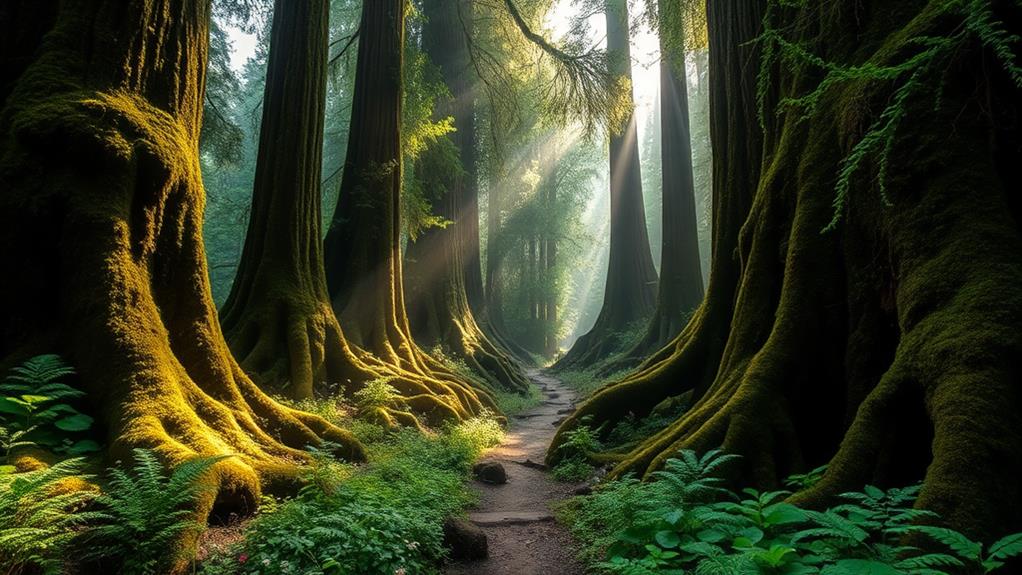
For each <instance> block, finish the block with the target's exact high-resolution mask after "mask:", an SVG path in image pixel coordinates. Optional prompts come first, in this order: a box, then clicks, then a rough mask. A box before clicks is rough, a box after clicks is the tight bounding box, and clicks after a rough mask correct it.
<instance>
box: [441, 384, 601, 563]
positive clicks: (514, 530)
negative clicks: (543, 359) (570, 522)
mask: <svg viewBox="0 0 1022 575" xmlns="http://www.w3.org/2000/svg"><path fill="white" fill-rule="evenodd" d="M527 374H528V376H529V378H530V379H532V381H534V382H535V383H536V384H537V385H539V387H540V389H541V390H542V393H543V396H544V401H543V403H542V404H540V405H538V406H537V407H535V408H533V409H531V410H529V411H526V412H524V413H521V414H519V415H517V416H515V417H513V418H512V421H511V426H510V429H509V430H508V433H507V436H506V437H505V439H504V442H503V443H501V444H500V445H499V446H497V447H495V448H494V449H491V450H489V451H488V452H486V453H485V454H483V457H482V459H481V460H482V461H498V462H500V463H501V464H503V465H504V468H505V469H506V470H507V474H508V483H506V484H504V485H489V484H486V483H482V482H479V481H474V482H473V487H474V488H475V490H476V491H477V492H478V493H479V503H478V505H477V506H476V508H475V509H472V510H471V511H470V513H469V520H471V521H472V522H473V523H475V524H476V525H478V526H479V527H480V528H481V529H482V530H483V531H484V532H485V533H486V536H487V538H488V540H489V549H490V553H489V557H488V558H487V559H485V560H482V561H473V562H469V563H456V564H452V565H449V566H448V567H447V568H446V569H445V570H444V573H445V574H446V575H582V574H583V573H585V570H584V569H583V568H582V565H581V564H580V563H579V562H578V561H577V560H576V558H575V542H574V541H573V540H572V538H571V535H570V534H569V533H568V531H567V529H566V528H565V527H564V526H562V525H560V524H559V523H556V522H554V516H553V513H554V512H553V509H552V504H554V503H556V502H558V501H562V500H564V499H567V498H569V497H571V496H572V494H573V492H574V491H575V489H576V488H578V487H579V484H571V483H558V482H556V481H554V480H553V478H552V477H551V476H550V474H549V473H548V472H547V471H546V469H545V467H544V466H543V465H542V462H543V458H544V457H545V455H546V450H547V447H548V446H549V445H550V440H551V439H553V436H554V431H556V430H557V427H556V424H557V423H558V422H559V421H560V420H561V419H563V418H564V413H565V412H566V411H567V410H570V409H572V408H573V407H574V403H575V393H574V392H573V391H572V390H570V389H568V388H567V387H565V386H564V384H562V383H561V382H560V381H559V380H557V379H556V378H554V377H551V376H550V375H547V374H545V373H542V372H541V371H539V370H529V371H527Z"/></svg>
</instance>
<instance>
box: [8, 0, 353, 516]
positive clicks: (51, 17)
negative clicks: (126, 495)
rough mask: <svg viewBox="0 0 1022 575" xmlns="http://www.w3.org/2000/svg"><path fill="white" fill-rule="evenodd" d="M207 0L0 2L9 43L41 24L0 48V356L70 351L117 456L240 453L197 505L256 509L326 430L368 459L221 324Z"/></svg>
mask: <svg viewBox="0 0 1022 575" xmlns="http://www.w3.org/2000/svg"><path fill="white" fill-rule="evenodd" d="M39 4H44V5H43V6H40V5H39ZM208 4H209V3H208V2H205V1H198V0H134V1H124V0H118V1H117V2H112V1H106V0H90V1H84V0H83V1H80V2H61V3H59V4H57V3H56V2H46V3H31V9H27V8H28V6H29V3H20V4H19V5H18V6H17V7H14V10H13V11H12V10H10V8H12V7H13V5H5V7H4V8H3V9H0V38H10V36H8V35H7V34H8V32H10V31H11V30H13V29H15V27H17V28H23V29H25V30H33V31H35V33H34V34H31V35H28V37H26V36H22V37H21V39H22V41H23V42H26V43H25V44H21V45H20V47H19V50H17V51H15V52H11V53H9V52H4V53H3V54H2V55H0V61H2V62H3V64H2V67H0V69H2V70H3V72H4V77H3V78H0V86H2V87H3V88H2V89H3V90H4V91H5V92H6V93H7V98H6V100H5V102H4V105H3V109H2V111H0V181H2V182H3V183H4V193H3V194H0V239H2V243H0V246H3V247H2V250H3V256H4V258H5V261H6V265H7V266H8V269H10V270H17V272H15V273H13V275H10V276H9V277H8V278H7V279H6V280H5V281H4V282H2V285H0V306H2V307H0V318H2V320H0V326H2V328H0V363H2V364H5V365H9V364H10V363H12V362H15V361H20V360H21V359H23V358H25V357H27V356H30V355H34V354H37V353H41V352H47V351H55V352H57V353H60V354H62V355H64V356H65V357H67V358H68V360H69V361H70V362H71V363H72V364H73V365H74V366H75V368H76V370H77V371H78V373H79V374H80V384H81V386H82V387H83V389H85V390H86V391H87V392H88V394H89V401H90V403H91V404H92V405H93V406H94V407H95V408H96V411H97V414H98V416H99V420H100V423H101V424H102V425H103V426H104V427H105V429H106V432H107V438H108V440H109V454H110V458H111V459H124V460H128V459H129V458H130V457H131V450H132V449H133V448H138V447H145V448H151V449H154V450H155V451H156V452H157V453H158V454H159V455H160V457H162V458H163V459H164V460H165V461H166V462H167V463H168V464H175V463H180V462H182V461H185V460H188V459H191V458H194V457H197V456H208V455H235V457H231V458H230V459H227V460H225V461H223V462H222V463H220V464H218V465H217V468H216V471H215V472H214V473H212V474H211V475H210V476H209V481H212V482H214V483H216V486H217V489H216V490H214V493H215V496H210V497H208V498H205V499H203V500H202V501H199V502H198V511H199V513H200V515H201V516H205V515H204V514H207V513H209V512H210V511H211V510H212V509H213V508H214V506H215V505H216V506H217V508H218V511H217V512H218V513H221V512H222V513H224V514H226V512H227V511H237V512H245V511H249V512H250V511H252V510H253V509H255V505H256V503H257V501H258V500H259V494H260V492H261V491H262V490H263V489H265V488H268V487H270V488H273V487H278V488H279V487H282V486H284V485H287V484H292V482H293V481H294V480H295V479H296V478H295V477H294V475H295V473H297V472H298V468H297V467H296V466H295V465H294V462H295V461H296V460H297V461H301V460H306V459H307V454H306V453H305V452H304V451H303V449H304V448H305V447H306V446H307V445H310V444H318V443H320V441H321V440H323V439H329V440H331V441H335V442H338V443H341V444H343V445H344V446H345V447H344V455H345V456H346V457H348V458H350V459H356V460H357V459H361V458H362V457H363V454H362V451H361V448H360V447H359V444H358V442H357V441H356V440H354V438H353V437H352V436H351V435H349V434H348V433H347V432H345V431H342V430H340V429H338V428H336V427H333V426H331V425H330V424H328V423H327V422H326V421H325V420H323V419H322V418H319V417H316V416H312V415H309V414H306V413H301V412H298V411H295V410H292V409H289V408H286V407H284V406H282V405H280V404H278V403H276V402H274V401H273V400H272V399H270V398H269V397H268V396H266V395H264V394H263V393H262V392H261V391H260V390H259V389H258V388H257V387H256V386H255V385H254V384H253V383H252V381H251V380H250V379H249V378H248V377H247V376H246V375H245V374H244V372H243V371H242V370H241V368H240V367H239V366H238V364H237V363H236V362H235V361H234V359H233V358H232V356H231V354H230V352H229V351H228V347H227V344H226V342H225V341H224V337H223V335H222V333H221V331H220V327H219V324H218V323H217V316H216V310H215V308H214V306H213V302H212V298H211V296H210V287H209V281H208V274H207V270H206V257H205V253H204V249H203V244H202V211H203V202H204V192H203V188H202V180H201V177H200V173H199V151H198V139H199V131H200V124H201V113H202V92H203V85H204V75H203V71H204V70H205V65H206V49H207V40H208V32H209V28H208V24H209V5H208ZM19 7H20V8H26V9H25V10H24V11H22V12H20V13H19V10H18V8H19ZM44 34H45V35H44ZM286 463H287V465H285V464H286Z"/></svg>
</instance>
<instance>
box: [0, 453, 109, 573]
mask: <svg viewBox="0 0 1022 575" xmlns="http://www.w3.org/2000/svg"><path fill="white" fill-rule="evenodd" d="M82 466H83V460H82V459H69V460H67V461H62V462H60V463H58V464H56V465H54V466H53V467H49V468H46V469H40V470H38V471H29V472H27V473H18V474H16V475H0V572H3V573H22V572H35V571H40V572H42V573H45V574H47V575H48V574H51V573H52V574H56V573H62V572H63V567H64V561H65V560H66V559H67V557H69V556H70V553H69V550H70V549H71V545H72V543H73V541H74V539H75V537H76V536H77V534H78V533H79V532H80V531H81V530H82V529H83V528H84V526H85V525H86V524H87V523H89V522H92V521H97V520H99V519H101V518H102V516H101V515H100V514H98V513H96V512H94V511H88V510H87V509H88V507H89V504H90V503H91V502H92V501H93V499H95V497H96V493H95V492H93V491H89V490H80V489H74V488H70V489H69V488H67V487H66V486H62V485H60V483H61V482H64V481H68V480H70V479H71V478H78V479H79V480H82V479H88V477H81V470H82ZM72 487H73V486H72Z"/></svg>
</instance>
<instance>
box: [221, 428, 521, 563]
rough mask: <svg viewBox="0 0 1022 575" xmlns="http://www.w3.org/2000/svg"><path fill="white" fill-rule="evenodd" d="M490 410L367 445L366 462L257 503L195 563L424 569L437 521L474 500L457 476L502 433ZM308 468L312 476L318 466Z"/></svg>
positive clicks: (439, 527) (438, 556)
mask: <svg viewBox="0 0 1022 575" xmlns="http://www.w3.org/2000/svg"><path fill="white" fill-rule="evenodd" d="M502 434H503V431H502V430H501V428H500V426H499V425H498V424H497V422H496V421H495V420H494V419H493V418H492V417H489V418H487V417H479V418H474V419H472V420H468V421H466V422H462V423H460V424H458V425H455V426H451V427H448V428H446V429H445V430H444V431H443V432H441V433H425V434H424V433H422V432H419V431H416V430H412V429H405V430H402V431H399V432H396V433H390V434H388V435H386V436H385V438H384V439H383V440H382V441H379V442H376V443H370V444H368V445H367V449H368V451H369V463H368V464H367V465H365V466H362V467H359V468H352V467H350V466H346V467H345V468H344V469H337V468H336V466H335V464H334V463H331V462H330V461H327V460H325V459H324V458H323V457H322V455H323V454H324V453H326V452H325V451H322V450H321V451H319V452H317V454H316V460H317V465H319V466H329V467H328V469H333V471H332V473H333V474H334V475H335V476H339V477H340V478H339V479H338V480H337V481H333V482H329V483H324V482H322V481H310V482H309V484H308V486H307V487H305V488H303V489H302V490H301V492H300V493H299V494H298V496H296V497H294V498H291V499H286V500H283V501H279V502H277V503H275V504H274V505H272V506H269V507H267V506H264V508H263V509H262V510H261V511H260V513H259V514H258V516H257V517H256V519H255V520H254V521H252V523H251V524H250V525H249V526H248V527H247V528H246V530H245V534H244V539H243V541H242V542H241V543H240V544H238V545H237V546H236V547H234V548H232V549H229V550H227V551H225V552H223V553H222V554H221V555H220V556H217V557H213V558H211V559H210V560H208V561H206V562H204V563H203V565H202V573H204V574H206V575H227V574H249V575H268V574H271V573H272V574H274V575H276V574H280V575H287V574H302V575H306V574H312V575H394V574H395V573H403V574H406V575H412V574H417V575H418V574H421V575H428V574H430V573H437V572H438V571H439V568H440V565H441V564H442V562H443V559H444V557H445V553H446V551H445V549H444V546H443V523H444V521H445V520H446V518H447V517H450V516H452V515H457V514H459V513H461V512H462V511H463V510H464V509H465V508H466V507H467V506H468V505H469V504H471V503H472V496H471V495H470V492H469V491H468V490H467V488H466V487H465V481H466V479H467V477H468V474H469V472H470V470H471V466H472V463H473V461H474V460H475V459H476V457H478V455H479V453H480V452H481V451H482V450H483V449H485V448H487V447H491V446H493V445H494V444H495V443H496V442H499V441H500V438H501V437H502ZM310 473H312V474H314V475H317V472H315V471H311V472H310Z"/></svg>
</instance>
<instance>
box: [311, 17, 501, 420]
mask: <svg viewBox="0 0 1022 575" xmlns="http://www.w3.org/2000/svg"><path fill="white" fill-rule="evenodd" d="M406 4H407V3H406V0H386V1H383V0H381V1H379V2H366V3H364V4H363V6H362V21H361V27H360V30H361V31H360V39H359V44H358V62H357V65H356V71H355V92H354V96H353V101H352V110H351V123H350V128H349V138H348V150H347V155H346V159H345V163H344V174H343V177H342V179H341V189H340V197H339V199H338V203H337V208H336V211H335V212H334V215H333V218H332V221H331V224H330V229H329V231H328V232H327V236H326V240H325V260H326V272H327V287H328V290H329V293H330V298H331V301H332V303H333V307H334V310H335V312H336V313H337V317H338V319H339V320H340V323H341V327H342V329H343V330H344V334H345V336H346V337H347V338H348V341H349V343H350V344H351V345H352V346H353V347H355V348H357V350H356V352H355V353H356V355H358V356H359V359H361V360H362V361H365V362H367V363H370V364H371V365H373V366H374V367H376V366H379V367H380V369H383V370H386V371H389V372H390V373H392V374H394V376H395V379H393V380H392V381H391V384H392V385H394V386H395V387H396V388H398V391H399V392H401V393H402V394H403V395H404V396H406V398H407V401H408V402H409V404H411V405H413V407H414V411H418V412H425V413H426V415H427V416H428V419H430V420H431V421H438V420H441V419H445V418H464V417H467V416H470V415H472V414H476V413H479V412H480V411H481V410H482V409H483V408H495V405H494V403H493V399H492V397H491V395H490V394H489V392H488V391H487V390H485V389H477V388H475V387H473V386H472V385H471V383H470V382H464V381H459V380H458V379H457V378H455V377H454V376H453V375H452V374H450V373H448V372H447V371H446V370H445V369H444V368H443V366H441V365H439V363H438V362H437V361H436V360H434V359H432V358H430V357H429V356H427V355H426V354H425V353H423V352H422V351H421V350H420V349H419V347H418V346H417V345H416V344H415V342H414V341H413V339H412V336H411V330H410V328H409V324H408V316H407V313H406V311H405V300H404V289H403V284H404V279H403V278H404V272H403V269H402V258H401V237H400V233H401V225H400V219H401V210H400V201H401V174H402V154H401V106H402V96H403V81H402V68H403V52H404V37H405V15H406V9H407V5H406Z"/></svg>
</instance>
